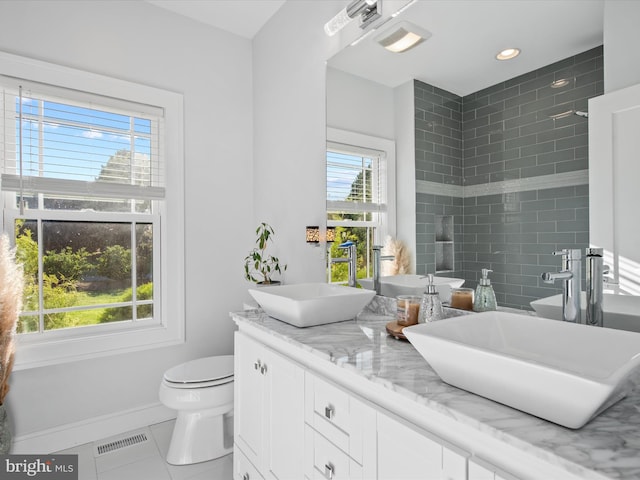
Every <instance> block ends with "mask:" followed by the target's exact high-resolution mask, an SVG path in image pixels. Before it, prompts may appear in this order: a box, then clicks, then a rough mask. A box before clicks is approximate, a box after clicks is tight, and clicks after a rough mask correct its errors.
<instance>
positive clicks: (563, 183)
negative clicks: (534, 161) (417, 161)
mask: <svg viewBox="0 0 640 480" xmlns="http://www.w3.org/2000/svg"><path fill="white" fill-rule="evenodd" d="M588 184H589V171H588V170H577V171H574V172H565V173H556V174H553V175H539V176H537V177H527V178H520V179H516V180H504V181H502V182H492V183H484V184H480V185H469V186H461V185H445V184H442V183H436V182H429V181H427V180H416V192H417V193H426V194H431V195H443V196H447V197H462V198H469V197H479V196H483V195H496V194H501V193H515V192H525V191H529V190H544V189H546V188H559V187H574V186H577V185H588Z"/></svg>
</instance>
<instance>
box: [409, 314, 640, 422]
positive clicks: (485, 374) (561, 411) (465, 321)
mask: <svg viewBox="0 0 640 480" xmlns="http://www.w3.org/2000/svg"><path fill="white" fill-rule="evenodd" d="M403 333H404V335H406V337H407V338H408V339H409V341H410V342H411V343H412V344H413V346H414V347H415V348H416V349H417V350H418V351H419V352H420V354H421V355H422V356H423V357H424V358H425V359H426V360H427V361H428V362H429V364H430V365H431V367H432V368H433V369H434V370H435V371H436V373H437V374H438V375H439V376H440V378H441V379H442V380H443V381H445V382H447V383H449V384H451V385H454V386H456V387H459V388H462V389H464V390H468V391H470V392H472V393H475V394H477V395H481V396H483V397H486V398H490V399H492V400H495V401H497V402H500V403H503V404H505V405H509V406H510V407H513V408H517V409H518V410H522V411H524V412H527V413H530V414H532V415H536V416H538V417H541V418H543V419H545V420H549V421H551V422H555V423H558V424H560V425H564V426H565V427H569V428H580V427H582V426H583V425H584V424H585V423H587V422H588V421H589V420H590V419H592V418H593V417H595V416H596V415H598V414H600V413H601V412H603V411H604V410H605V409H606V408H608V407H609V406H611V405H613V404H614V403H616V402H617V401H618V400H620V399H622V398H623V397H624V396H625V395H626V394H627V393H628V392H629V391H631V390H632V389H633V388H634V386H635V385H634V383H633V381H632V380H633V378H632V374H634V373H637V372H638V371H639V370H638V366H639V365H640V334H639V333H634V332H625V331H620V330H612V329H609V328H599V327H591V326H586V325H580V324H575V323H569V322H558V321H555V320H549V319H546V318H540V317H535V316H531V315H519V314H513V313H505V312H484V313H478V314H473V315H464V316H460V317H454V318H450V319H446V320H441V321H438V322H432V323H426V324H419V325H414V326H411V327H405V328H404V330H403Z"/></svg>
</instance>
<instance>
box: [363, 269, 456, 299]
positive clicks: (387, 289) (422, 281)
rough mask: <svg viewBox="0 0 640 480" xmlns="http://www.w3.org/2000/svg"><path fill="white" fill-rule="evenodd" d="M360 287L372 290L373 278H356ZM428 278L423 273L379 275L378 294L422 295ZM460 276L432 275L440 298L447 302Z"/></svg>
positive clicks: (393, 295) (392, 295)
mask: <svg viewBox="0 0 640 480" xmlns="http://www.w3.org/2000/svg"><path fill="white" fill-rule="evenodd" d="M358 282H359V283H360V285H361V286H362V288H366V289H368V290H373V278H361V279H359V280H358ZM427 283H428V280H427V278H426V277H425V276H423V275H389V276H383V277H380V295H382V296H385V297H397V296H398V295H418V296H420V295H422V294H423V293H424V291H425V289H426V287H427ZM463 283H464V279H462V278H450V277H436V276H434V277H433V284H434V285H435V286H436V289H437V290H438V293H439V294H440V300H442V301H443V302H448V301H449V300H450V299H451V289H452V288H456V287H461V286H462V284H463Z"/></svg>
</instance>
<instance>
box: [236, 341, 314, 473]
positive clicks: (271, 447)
mask: <svg viewBox="0 0 640 480" xmlns="http://www.w3.org/2000/svg"><path fill="white" fill-rule="evenodd" d="M234 384H235V385H234V387H235V391H234V395H235V397H234V398H235V399H234V409H235V414H234V441H235V446H236V448H235V455H236V456H238V454H240V456H239V457H238V458H239V459H238V460H237V461H234V478H235V479H236V480H254V478H255V474H256V473H258V474H259V475H261V477H258V478H264V479H265V480H289V479H301V478H302V477H303V454H304V443H303V439H304V410H303V407H304V370H303V369H302V368H301V367H300V366H299V365H297V364H296V363H294V362H293V361H291V360H289V359H287V358H286V357H284V356H282V355H280V354H278V353H276V352H275V351H273V350H272V349H270V348H268V347H266V346H264V345H262V344H261V343H259V342H257V341H255V340H254V339H252V338H250V337H248V336H247V335H243V334H242V333H236V334H235V376H234Z"/></svg>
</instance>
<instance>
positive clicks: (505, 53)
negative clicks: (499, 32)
mask: <svg viewBox="0 0 640 480" xmlns="http://www.w3.org/2000/svg"><path fill="white" fill-rule="evenodd" d="M518 55H520V49H519V48H505V49H504V50H502V51H501V52H500V53H498V54H497V55H496V58H497V59H498V60H511V59H512V58H516V57H517V56H518Z"/></svg>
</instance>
